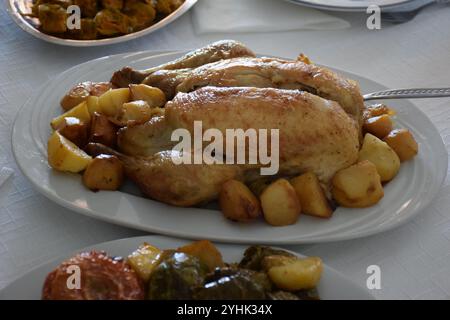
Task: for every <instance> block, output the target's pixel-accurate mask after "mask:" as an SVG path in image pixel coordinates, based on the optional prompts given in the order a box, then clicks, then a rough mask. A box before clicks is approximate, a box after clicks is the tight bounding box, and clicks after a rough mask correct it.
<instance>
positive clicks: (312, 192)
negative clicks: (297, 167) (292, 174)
mask: <svg viewBox="0 0 450 320" xmlns="http://www.w3.org/2000/svg"><path fill="white" fill-rule="evenodd" d="M290 182H291V185H292V186H293V187H294V189H295V192H296V193H297V197H298V199H299V200H300V205H301V207H302V213H304V214H308V215H311V216H315V217H319V218H329V217H331V215H332V214H333V210H332V209H331V207H330V205H329V203H328V200H327V197H326V196H325V192H324V191H323V189H322V187H321V186H320V183H319V179H317V176H316V175H315V174H314V173H312V172H308V173H305V174H302V175H301V176H298V177H296V178H293V179H291V181H290Z"/></svg>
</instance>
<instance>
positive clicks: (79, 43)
mask: <svg viewBox="0 0 450 320" xmlns="http://www.w3.org/2000/svg"><path fill="white" fill-rule="evenodd" d="M14 1H15V0H6V3H7V7H6V11H7V12H8V14H9V16H10V17H11V19H12V20H13V21H14V22H15V23H16V24H17V25H18V26H19V27H20V28H21V29H22V30H23V31H25V32H26V33H28V34H31V35H32V36H34V37H35V38H38V39H40V40H44V41H46V42H49V43H53V44H58V45H63V46H70V47H96V46H106V45H111V44H116V43H122V42H126V41H130V40H134V39H137V38H140V37H143V36H145V35H148V34H150V33H153V32H155V31H156V30H159V29H161V28H163V27H165V26H166V25H168V24H170V23H172V22H173V21H175V20H176V19H178V18H179V17H181V16H182V15H184V14H185V13H186V12H188V11H189V10H190V9H191V8H192V7H193V6H194V5H195V4H196V3H197V1H198V0H185V2H184V3H183V4H182V5H181V6H180V7H179V8H178V9H176V10H175V11H174V12H172V13H171V14H169V15H168V16H166V17H165V18H164V19H162V20H160V21H158V22H157V23H155V24H153V25H151V26H149V27H147V28H145V29H143V30H139V31H136V32H132V33H129V34H126V35H122V36H118V37H113V38H105V39H98V40H75V39H64V38H59V37H55V36H52V35H49V34H46V33H43V32H41V31H39V30H37V29H36V28H34V27H33V26H31V25H30V24H29V23H28V22H27V21H26V20H25V19H24V18H23V17H22V16H21V14H20V13H19V12H16V11H17V10H16V9H15V8H14V4H13V2H14Z"/></svg>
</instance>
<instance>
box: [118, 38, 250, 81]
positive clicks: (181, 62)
mask: <svg viewBox="0 0 450 320" xmlns="http://www.w3.org/2000/svg"><path fill="white" fill-rule="evenodd" d="M254 56H255V54H254V53H253V52H252V51H251V50H250V49H248V48H247V47H246V46H245V45H243V44H242V43H240V42H237V41H234V40H221V41H217V42H214V43H212V44H210V45H208V46H206V47H203V48H200V49H197V50H194V51H191V52H189V53H187V54H186V55H184V56H182V57H181V58H179V59H176V60H174V61H170V62H168V63H165V64H162V65H160V66H157V67H153V68H149V69H146V70H134V69H132V68H130V67H124V68H123V69H121V70H119V71H116V72H115V73H114V74H113V77H112V78H111V82H112V84H113V85H114V86H116V87H127V86H128V85H129V84H130V83H141V82H142V81H143V80H144V79H145V77H147V76H148V75H150V74H152V73H154V72H156V71H159V70H178V69H186V68H189V69H191V68H196V67H199V66H202V65H204V64H208V63H211V62H216V61H219V60H223V59H231V58H236V57H254Z"/></svg>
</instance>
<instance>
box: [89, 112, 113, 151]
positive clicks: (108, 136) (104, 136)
mask: <svg viewBox="0 0 450 320" xmlns="http://www.w3.org/2000/svg"><path fill="white" fill-rule="evenodd" d="M89 142H95V143H101V144H104V145H105V146H108V147H111V148H114V147H115V145H116V143H117V127H116V126H115V125H114V124H113V123H111V122H110V121H109V120H108V118H107V117H106V116H104V115H102V114H100V113H97V112H94V115H93V116H92V122H91V130H90V134H89Z"/></svg>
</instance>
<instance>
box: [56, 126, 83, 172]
mask: <svg viewBox="0 0 450 320" xmlns="http://www.w3.org/2000/svg"><path fill="white" fill-rule="evenodd" d="M47 155H48V164H49V165H50V166H51V167H52V168H54V169H56V170H59V171H68V172H80V171H83V170H84V169H86V167H87V166H88V165H89V163H90V162H91V161H92V158H91V157H90V156H89V155H87V154H86V153H85V152H84V151H83V150H81V149H80V148H78V147H77V146H76V145H75V144H74V143H72V142H70V141H69V140H67V139H66V138H64V137H63V136H62V135H61V134H60V133H59V132H58V131H55V132H53V134H52V135H51V137H50V139H49V140H48V145H47Z"/></svg>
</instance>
